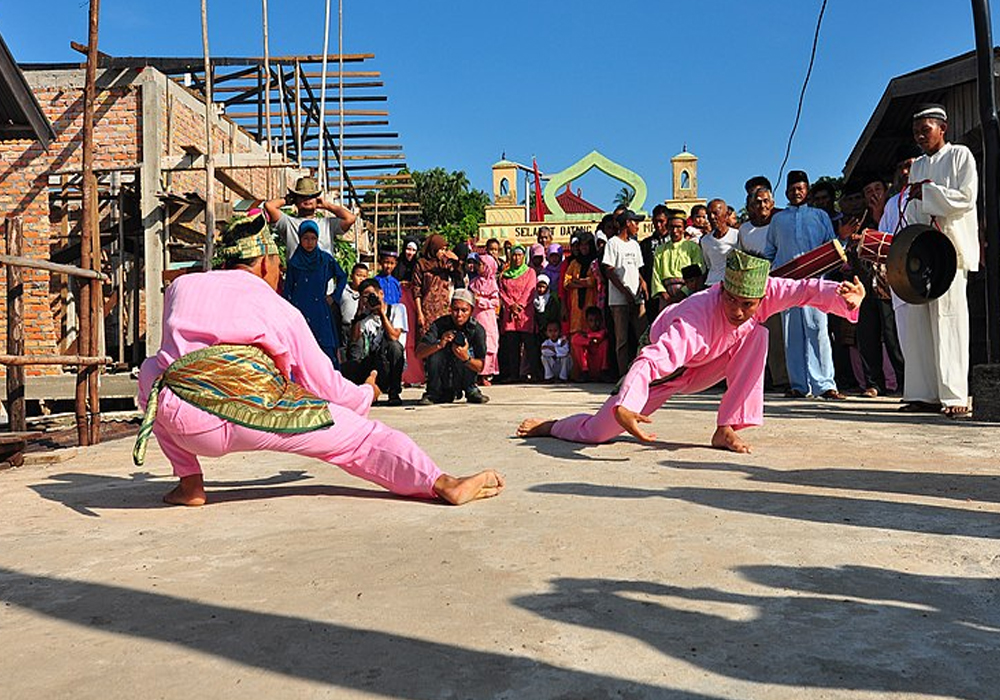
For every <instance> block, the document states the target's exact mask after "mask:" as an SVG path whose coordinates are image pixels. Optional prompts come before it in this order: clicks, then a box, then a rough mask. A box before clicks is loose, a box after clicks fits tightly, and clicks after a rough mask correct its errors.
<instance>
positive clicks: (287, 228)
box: [264, 177, 357, 258]
mask: <svg viewBox="0 0 1000 700" xmlns="http://www.w3.org/2000/svg"><path fill="white" fill-rule="evenodd" d="M287 206H294V207H295V216H289V215H288V214H286V213H285V212H283V211H282V210H281V208H282V207H287ZM264 209H265V211H267V218H268V220H270V222H271V223H272V224H274V229H275V231H276V232H277V233H278V235H280V236H284V238H285V244H286V245H287V246H288V254H287V255H288V258H291V257H292V253H294V252H295V249H296V248H297V247H298V245H299V225H300V224H301V223H302V222H303V221H305V220H306V219H312V220H313V221H315V222H316V224H317V225H318V226H319V248H320V250H325V251H326V252H327V253H330V254H331V255H332V254H333V242H334V241H335V240H336V238H337V236H339V235H340V234H342V233H343V232H344V231H346V230H347V229H349V228H350V227H351V224H353V223H354V221H355V219H356V218H357V217H356V216H355V215H354V213H353V212H352V211H351V210H350V209H348V208H347V207H344V206H341V205H340V204H333V203H331V202H327V201H326V200H325V199H323V193H322V192H320V189H319V185H318V184H317V183H316V180H315V178H311V177H300V178H299V179H298V180H296V181H295V186H294V187H292V188H291V190H289V192H288V194H286V195H285V196H284V197H277V198H276V199H272V200H269V201H267V202H265V203H264ZM319 210H323V211H328V212H330V213H331V214H333V216H320V217H317V216H316V212H317V211H319Z"/></svg>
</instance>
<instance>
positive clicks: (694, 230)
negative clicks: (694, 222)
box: [684, 226, 705, 242]
mask: <svg viewBox="0 0 1000 700" xmlns="http://www.w3.org/2000/svg"><path fill="white" fill-rule="evenodd" d="M684 233H686V234H687V235H688V236H689V237H690V238H691V240H693V241H695V242H698V240H699V239H700V238H701V237H702V236H703V235H705V234H704V231H702V230H701V229H700V228H698V227H697V226H688V227H687V228H686V229H684Z"/></svg>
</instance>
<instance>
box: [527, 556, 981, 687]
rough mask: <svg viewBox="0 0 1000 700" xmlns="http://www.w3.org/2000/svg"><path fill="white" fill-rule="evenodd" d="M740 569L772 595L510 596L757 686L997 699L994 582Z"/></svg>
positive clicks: (644, 587)
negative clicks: (769, 589)
mask: <svg viewBox="0 0 1000 700" xmlns="http://www.w3.org/2000/svg"><path fill="white" fill-rule="evenodd" d="M739 571H740V573H742V574H743V575H744V576H745V577H746V578H747V579H749V580H750V581H752V582H754V583H756V584H759V585H763V586H767V587H769V588H772V589H773V594H770V595H769V594H761V595H747V594H741V593H730V592H726V591H721V590H718V589H714V588H691V589H689V588H679V587H676V586H669V585H663V584H659V583H654V582H648V581H616V580H609V579H556V580H553V581H552V582H551V585H552V590H551V591H550V592H548V593H544V594H539V595H531V596H524V597H522V598H518V599H516V600H515V601H514V602H515V604H517V605H518V606H520V607H522V608H524V609H526V610H529V611H531V612H533V613H536V614H538V615H540V616H542V617H544V618H546V619H549V620H554V621H557V622H561V623H569V624H573V625H577V626H580V627H586V628H589V629H597V630H601V631H605V632H613V633H616V634H621V635H627V636H630V637H634V638H636V639H638V640H640V641H642V642H644V643H645V644H648V645H649V646H650V647H652V648H654V649H657V650H659V651H660V652H662V653H663V654H666V655H668V656H671V657H674V658H676V659H680V660H683V661H685V662H688V663H690V664H694V665H696V666H699V667H701V668H703V669H705V670H706V671H709V672H712V673H716V674H720V675H723V676H727V677H730V678H736V679H740V680H745V681H752V682H755V683H767V684H778V685H784V686H792V687H796V686H797V687H805V688H838V689H849V690H858V691H883V692H899V693H902V692H906V693H915V694H921V695H923V694H928V695H935V696H942V697H944V696H947V697H957V698H969V699H970V700H972V699H975V700H981V699H982V698H986V697H995V696H996V692H997V691H996V689H997V687H998V685H1000V666H998V665H997V664H996V650H997V646H998V644H1000V610H998V609H997V607H996V604H995V603H996V597H997V594H998V593H1000V581H998V580H997V579H992V578H990V579H986V578H984V579H973V578H951V577H936V576H919V575H915V574H907V573H902V572H898V571H892V570H888V569H878V568H868V567H843V568H790V567H781V566H754V567H748V568H745V569H740V570H739ZM789 591H792V593H791V594H789ZM705 610H712V611H713V612H705ZM716 610H718V613H716V612H715V611H716ZM990 688H993V690H992V691H991V690H989V689H990Z"/></svg>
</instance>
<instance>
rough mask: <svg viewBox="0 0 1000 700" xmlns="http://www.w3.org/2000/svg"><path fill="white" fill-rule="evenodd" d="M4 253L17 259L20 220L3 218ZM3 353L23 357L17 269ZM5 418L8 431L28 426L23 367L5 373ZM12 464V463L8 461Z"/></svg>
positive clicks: (10, 280)
mask: <svg viewBox="0 0 1000 700" xmlns="http://www.w3.org/2000/svg"><path fill="white" fill-rule="evenodd" d="M6 228H7V231H6V238H7V252H8V253H10V254H11V257H20V255H21V242H22V240H23V238H22V236H23V228H22V225H21V217H14V218H10V219H7V226H6ZM7 353H8V354H9V355H15V356H23V355H24V279H23V275H22V272H21V268H20V267H19V266H16V265H8V267H7ZM7 415H8V417H9V421H10V429H11V430H12V431H19V430H22V431H23V430H25V429H26V428H27V427H28V422H27V421H28V414H27V413H26V410H25V404H24V368H22V367H12V368H9V369H8V370H7ZM11 461H12V462H13V463H16V460H11Z"/></svg>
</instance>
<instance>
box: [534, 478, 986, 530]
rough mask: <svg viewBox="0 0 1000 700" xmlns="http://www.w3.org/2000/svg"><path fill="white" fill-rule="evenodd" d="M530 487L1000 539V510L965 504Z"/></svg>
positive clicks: (584, 485)
mask: <svg viewBox="0 0 1000 700" xmlns="http://www.w3.org/2000/svg"><path fill="white" fill-rule="evenodd" d="M528 491H531V492H535V493H553V494H561V495H567V496H590V497H593V498H624V499H635V498H666V499H671V500H677V501H684V502H687V503H694V504H697V505H701V506H706V507H708V508H715V509H717V510H722V511H731V512H737V513H750V514H753V515H761V516H770V517H775V518H788V519H791V520H803V521H808V522H818V523H832V524H840V525H851V526H855V527H871V528H879V529H884V530H901V531H904V532H919V533H922V534H934V535H960V536H963V537H982V538H988V539H996V538H1000V514H997V513H991V512H987V511H973V510H965V509H961V508H947V507H945V506H937V505H927V504H921V503H899V502H896V501H885V500H877V499H863V498H850V497H846V496H833V495H817V494H807V493H777V492H773V491H751V490H742V489H722V488H697V487H688V486H678V487H668V488H664V489H644V488H633V487H621V486H605V485H600V484H588V483H572V482H569V483H552V484H538V485H536V486H532V487H531V488H529V489H528Z"/></svg>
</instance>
